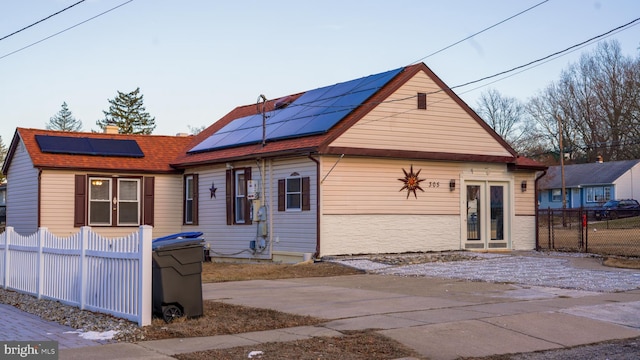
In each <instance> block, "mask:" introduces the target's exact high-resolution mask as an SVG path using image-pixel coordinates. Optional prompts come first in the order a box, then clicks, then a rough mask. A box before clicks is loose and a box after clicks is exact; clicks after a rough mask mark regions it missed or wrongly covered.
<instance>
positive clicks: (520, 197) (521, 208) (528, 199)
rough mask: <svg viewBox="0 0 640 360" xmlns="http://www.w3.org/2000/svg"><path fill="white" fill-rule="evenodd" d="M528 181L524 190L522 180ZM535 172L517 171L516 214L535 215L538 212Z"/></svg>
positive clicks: (515, 190) (515, 188)
mask: <svg viewBox="0 0 640 360" xmlns="http://www.w3.org/2000/svg"><path fill="white" fill-rule="evenodd" d="M523 181H526V182H527V190H526V191H522V187H521V186H522V182H523ZM535 188H536V178H535V173H533V172H530V173H516V174H515V182H514V194H515V199H514V200H515V214H516V215H527V216H535V214H536V202H537V199H536V191H535Z"/></svg>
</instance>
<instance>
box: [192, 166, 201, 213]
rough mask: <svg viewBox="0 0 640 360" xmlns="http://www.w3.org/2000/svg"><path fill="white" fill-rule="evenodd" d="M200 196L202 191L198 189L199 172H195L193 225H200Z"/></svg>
mask: <svg viewBox="0 0 640 360" xmlns="http://www.w3.org/2000/svg"><path fill="white" fill-rule="evenodd" d="M199 197H200V191H198V174H193V201H192V202H191V203H192V204H191V205H192V207H193V209H191V211H192V212H191V214H193V219H192V225H198V198H199Z"/></svg>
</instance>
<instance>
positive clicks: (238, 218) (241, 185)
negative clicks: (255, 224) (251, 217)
mask: <svg viewBox="0 0 640 360" xmlns="http://www.w3.org/2000/svg"><path fill="white" fill-rule="evenodd" d="M246 197H247V181H246V178H245V174H244V170H236V171H235V203H234V205H235V206H234V208H235V222H236V223H237V224H244V222H245V221H246V220H247V219H246V218H245V215H246V213H247V200H246Z"/></svg>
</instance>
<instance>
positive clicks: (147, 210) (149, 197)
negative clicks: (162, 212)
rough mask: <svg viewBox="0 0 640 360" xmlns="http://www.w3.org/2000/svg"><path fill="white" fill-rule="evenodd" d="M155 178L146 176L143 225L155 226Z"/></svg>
mask: <svg viewBox="0 0 640 360" xmlns="http://www.w3.org/2000/svg"><path fill="white" fill-rule="evenodd" d="M154 194H155V178H154V177H153V176H145V178H144V198H143V201H144V204H143V205H142V208H143V209H144V210H143V211H144V214H143V222H142V223H143V225H151V226H153V218H154V209H155V199H154Z"/></svg>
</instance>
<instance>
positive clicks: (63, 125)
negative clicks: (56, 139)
mask: <svg viewBox="0 0 640 360" xmlns="http://www.w3.org/2000/svg"><path fill="white" fill-rule="evenodd" d="M46 126H47V129H49V130H60V131H81V130H82V121H80V120H78V119H76V118H74V117H73V115H72V114H71V111H70V110H69V107H67V103H66V102H63V103H62V108H61V109H60V111H58V113H57V114H55V115H54V116H53V117H51V118H50V119H49V122H48V123H47V125H46Z"/></svg>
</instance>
